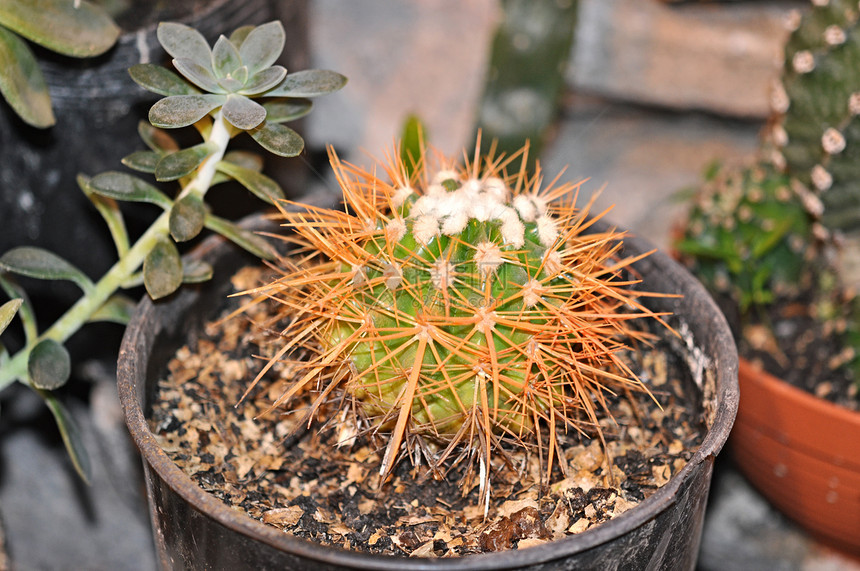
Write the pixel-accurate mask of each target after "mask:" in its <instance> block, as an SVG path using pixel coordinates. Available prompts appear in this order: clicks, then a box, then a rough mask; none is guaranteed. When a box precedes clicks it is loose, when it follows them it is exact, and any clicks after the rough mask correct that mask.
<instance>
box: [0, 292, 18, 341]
mask: <svg viewBox="0 0 860 571" xmlns="http://www.w3.org/2000/svg"><path fill="white" fill-rule="evenodd" d="M23 303H24V300H23V299H20V298H16V299H10V300H9V301H7V302H6V303H4V304H3V305H0V334H2V333H3V332H4V331H6V328H7V327H9V324H10V323H12V319H14V317H15V314H16V313H18V309H19V308H20V307H21V304H23Z"/></svg>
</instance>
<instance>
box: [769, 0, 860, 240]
mask: <svg viewBox="0 0 860 571" xmlns="http://www.w3.org/2000/svg"><path fill="white" fill-rule="evenodd" d="M812 4H813V5H812V7H811V9H810V10H809V11H808V12H806V13H805V14H803V15H802V16H801V14H800V12H793V13H792V16H791V18H790V22H789V24H790V27H791V28H792V30H793V31H792V33H791V36H790V38H789V39H788V42H787V43H786V47H785V64H784V69H783V73H782V78H781V81H778V82H777V83H776V84H775V87H774V89H773V92H772V95H771V106H772V108H773V110H774V112H775V114H776V118H775V121H774V125H773V127H772V129H771V130H770V133H769V138H770V139H771V141H772V143H773V144H774V145H775V147H776V151H777V153H776V155H775V156H776V158H777V162H778V163H782V164H784V168H785V171H786V172H787V173H789V174H791V175H793V176H795V177H797V178H798V179H800V180H801V181H802V182H803V183H804V184H806V185H807V186H809V187H810V188H812V189H814V190H815V191H816V192H818V193H819V194H820V198H821V201H822V203H823V205H824V211H823V214H822V223H823V224H824V225H825V226H826V227H828V228H831V229H835V230H840V231H852V230H858V229H860V120H858V119H857V116H858V115H860V73H857V70H858V69H860V27H858V16H860V8H858V6H857V3H856V2H849V1H848V0H816V1H814V2H812Z"/></svg>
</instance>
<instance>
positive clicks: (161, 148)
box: [137, 121, 179, 154]
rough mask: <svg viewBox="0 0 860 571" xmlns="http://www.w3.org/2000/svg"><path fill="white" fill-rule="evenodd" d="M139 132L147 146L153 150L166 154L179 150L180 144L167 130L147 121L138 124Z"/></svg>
mask: <svg viewBox="0 0 860 571" xmlns="http://www.w3.org/2000/svg"><path fill="white" fill-rule="evenodd" d="M137 132H138V134H139V135H140V138H141V139H143V142H144V143H145V144H146V146H147V147H149V148H150V149H152V150H153V151H155V152H157V153H159V154H164V153H172V152H174V151H178V150H179V144H177V142H176V140H175V139H174V138H173V137H171V136H170V135H169V134H168V133H167V132H166V131H164V130H162V129H159V128H157V127H153V126H152V125H151V124H150V123H147V122H146V121H141V122H140V123H138V124H137Z"/></svg>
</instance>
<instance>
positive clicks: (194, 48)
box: [156, 22, 213, 73]
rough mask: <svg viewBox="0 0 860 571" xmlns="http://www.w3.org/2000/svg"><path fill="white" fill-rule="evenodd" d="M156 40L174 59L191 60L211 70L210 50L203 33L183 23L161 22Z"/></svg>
mask: <svg viewBox="0 0 860 571" xmlns="http://www.w3.org/2000/svg"><path fill="white" fill-rule="evenodd" d="M156 35H157V37H158V41H159V43H160V44H161V46H162V47H163V48H164V51H166V52H167V53H168V54H170V56H171V57H173V58H174V59H187V60H191V61H193V62H194V63H196V64H197V65H199V66H201V67H203V68H206V69H208V70H209V73H213V70H212V50H211V49H210V48H209V43H208V42H207V41H206V38H204V37H203V34H201V33H200V32H198V31H197V30H195V29H194V28H192V27H190V26H186V25H185V24H177V23H175V22H162V23H160V24H159V25H158V30H157V31H156Z"/></svg>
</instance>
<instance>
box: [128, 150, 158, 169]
mask: <svg viewBox="0 0 860 571" xmlns="http://www.w3.org/2000/svg"><path fill="white" fill-rule="evenodd" d="M160 160H161V155H160V154H158V153H156V152H155V151H135V152H133V153H131V154H130V155H127V156H125V157H123V158H122V164H124V165H125V166H127V167H128V168H130V169H133V170H136V171H138V172H145V173H149V174H154V173H155V166H156V165H157V164H158V161H160Z"/></svg>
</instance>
